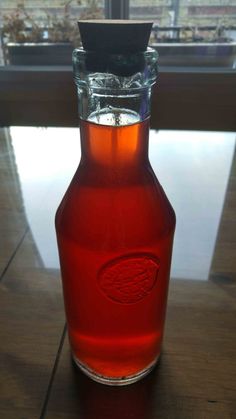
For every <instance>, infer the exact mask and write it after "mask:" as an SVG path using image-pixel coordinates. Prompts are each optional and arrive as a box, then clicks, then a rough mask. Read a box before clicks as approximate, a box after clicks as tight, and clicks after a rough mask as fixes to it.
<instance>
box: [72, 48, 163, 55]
mask: <svg viewBox="0 0 236 419" xmlns="http://www.w3.org/2000/svg"><path fill="white" fill-rule="evenodd" d="M78 53H79V54H81V55H84V56H86V55H87V56H88V55H94V56H96V55H99V56H101V55H102V56H111V57H127V56H129V57H130V56H137V57H138V56H144V57H145V56H149V55H150V54H153V55H155V56H156V58H158V56H159V54H158V52H157V50H156V49H155V48H152V47H147V49H146V50H145V51H137V52H125V53H120V52H115V53H113V52H106V51H105V52H101V51H92V50H85V49H84V48H83V47H78V48H75V49H74V51H73V55H75V54H78Z"/></svg>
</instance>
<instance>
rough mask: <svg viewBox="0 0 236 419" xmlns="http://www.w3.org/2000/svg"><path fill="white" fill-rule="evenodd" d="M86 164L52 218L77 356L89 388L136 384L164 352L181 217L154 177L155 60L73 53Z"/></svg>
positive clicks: (149, 55)
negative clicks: (98, 384)
mask: <svg viewBox="0 0 236 419" xmlns="http://www.w3.org/2000/svg"><path fill="white" fill-rule="evenodd" d="M73 63H74V72H75V81H76V84H77V88H78V98H79V116H80V133H81V152H82V156H81V161H80V164H79V167H78V169H77V171H76V173H75V175H74V177H73V179H72V182H71V184H70V186H69V188H68V190H67V192H66V194H65V196H64V198H63V200H62V202H61V204H60V206H59V208H58V211H57V214H56V231H57V239H58V249H59V256H60V264H61V273H62V281H63V291H64V302H65V311H66V317H67V324H68V334H69V340H70V345H71V349H72V355H73V358H74V360H75V362H76V364H77V365H78V366H79V367H80V368H81V369H82V370H83V371H84V372H85V373H86V374H87V375H89V376H90V377H91V378H93V379H94V380H97V381H99V382H102V383H106V384H111V385H123V384H128V383H132V382H134V381H136V380H138V379H140V378H142V377H143V376H144V375H146V374H147V373H148V372H149V371H150V370H151V369H152V368H153V366H154V365H155V364H156V362H157V360H158V357H159V355H160V351H161V344H162V339H163V329H164V321H165V311H166V302H167V293H168V283H169V272H170V263H171V252H172V242H173V235H174V229H175V214H174V211H173V209H172V207H171V205H170V203H169V201H168V199H167V197H166V195H165V193H164V191H163V189H162V187H161V186H160V184H159V183H158V180H157V178H156V176H155V174H154V172H153V170H152V168H151V165H150V162H149V159H148V135H149V116H150V99H151V87H152V85H153V84H154V82H155V80H156V76H157V54H156V52H155V51H154V50H152V49H150V48H148V49H147V50H146V51H144V52H135V53H132V54H120V53H119V54H111V53H109V54H105V55H103V54H101V53H100V52H91V51H90V52H87V51H85V50H83V49H82V48H81V49H76V50H75V51H74V54H73Z"/></svg>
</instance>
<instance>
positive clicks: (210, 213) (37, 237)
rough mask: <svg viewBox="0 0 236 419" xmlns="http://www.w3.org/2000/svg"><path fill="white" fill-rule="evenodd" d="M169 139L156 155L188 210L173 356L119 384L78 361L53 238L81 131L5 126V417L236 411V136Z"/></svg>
mask: <svg viewBox="0 0 236 419" xmlns="http://www.w3.org/2000/svg"><path fill="white" fill-rule="evenodd" d="M161 135H162V134H161V133H158V134H157V133H154V132H153V133H152V135H151V139H150V154H151V156H150V157H151V160H152V163H153V167H154V170H155V172H156V174H157V176H158V177H159V178H161V179H160V180H161V182H162V184H163V186H164V188H165V189H166V190H167V195H168V196H169V197H170V200H171V202H172V204H173V206H174V208H175V210H176V214H177V230H176V240H175V247H174V253H173V263H172V273H171V282H170V291H169V299H168V311H167V318H166V328H165V339H164V345H163V351H162V356H161V359H160V361H159V364H158V365H157V367H156V368H155V369H154V371H153V372H152V373H150V374H149V375H148V376H147V377H145V378H144V379H143V380H141V381H139V382H137V383H135V384H132V385H129V386H125V387H109V386H105V385H102V384H98V383H95V382H93V381H91V380H90V379H89V378H87V377H86V376H84V375H83V373H81V372H80V371H78V369H77V368H76V367H75V366H74V365H73V363H72V361H71V356H70V349H69V344H68V338H67V331H66V325H65V316H64V307H63V297H62V288H61V280H60V270H59V266H58V260H57V250H56V245H55V237H54V236H53V235H54V234H55V233H54V226H53V217H54V212H55V208H56V206H57V205H58V202H59V201H60V199H61V197H62V195H63V192H64V190H65V188H66V185H67V184H68V183H69V179H70V177H71V176H72V174H73V171H74V169H75V167H76V160H77V162H78V161H79V148H78V155H76V152H75V151H74V150H75V149H74V147H75V148H76V147H78V144H79V134H78V130H77V129H67V130H66V129H63V128H55V129H54V128H50V129H45V128H41V129H40V128H38V129H36V128H23V127H22V128H14V129H8V128H6V129H1V130H0V279H1V282H0V314H1V315H0V350H1V352H0V367H1V373H0V386H1V387H0V388H1V390H0V418H1V419H110V418H112V419H121V418H122V419H126V418H127V419H132V418H133V419H234V418H235V417H236V332H235V331H236V157H235V137H236V136H235V134H234V133H228V134H223V133H221V134H219V133H199V134H197V133H191V132H189V133H182V134H181V132H176V133H174V132H172V133H169V134H168V133H167V132H166V133H163V138H162V136H161ZM168 135H169V137H171V138H172V137H173V142H171V141H169V142H168V141H167V140H166V138H167V137H168ZM197 136H198V137H199V139H197ZM169 137H168V138H169ZM195 137H196V138H195ZM187 138H189V141H187ZM191 141H192V143H191ZM173 144H174V146H173ZM190 145H191V147H190ZM168 147H169V148H168ZM188 147H189V148H188ZM76 150H77V148H76ZM165 150H166V151H165ZM171 150H172V151H171ZM165 153H166V154H165ZM173 153H175V154H173ZM191 153H192V154H191ZM156 156H157V157H156ZM166 156H168V158H166ZM177 157H178V162H179V163H178V164H179V165H177V166H175V165H174V162H175V161H177ZM184 159H185V160H186V161H185V160H184ZM165 167H166V169H165ZM183 172H184V173H183ZM191 173H192V175H191ZM177 174H178V175H177ZM191 176H192V177H191ZM191 179H192V180H191ZM190 180H191V181H190ZM184 182H185V183H184ZM181 214H182V215H181ZM181 217H182V218H181ZM184 220H186V223H185V221H184Z"/></svg>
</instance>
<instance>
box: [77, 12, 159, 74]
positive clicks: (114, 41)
mask: <svg viewBox="0 0 236 419" xmlns="http://www.w3.org/2000/svg"><path fill="white" fill-rule="evenodd" d="M78 25H79V30H80V35H81V41H82V45H83V48H84V50H85V51H87V52H88V54H87V56H86V67H87V69H88V71H92V72H106V73H112V74H116V75H118V76H123V77H129V76H132V75H133V74H135V73H137V72H139V71H143V69H144V66H145V58H144V56H143V54H142V53H143V52H144V51H146V49H147V46H148V41H149V37H150V32H151V29H152V22H147V21H137V20H80V21H79V22H78ZM89 53H91V54H89Z"/></svg>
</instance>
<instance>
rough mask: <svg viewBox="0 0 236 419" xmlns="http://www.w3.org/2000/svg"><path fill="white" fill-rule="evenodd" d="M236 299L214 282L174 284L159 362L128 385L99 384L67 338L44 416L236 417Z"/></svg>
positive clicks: (225, 418)
mask: <svg viewBox="0 0 236 419" xmlns="http://www.w3.org/2000/svg"><path fill="white" fill-rule="evenodd" d="M235 315H236V310H235V300H234V299H233V298H230V297H229V295H228V294H227V293H222V290H221V289H220V288H219V287H218V286H217V285H215V284H212V283H211V282H208V281H206V282H202V281H181V280H176V281H173V282H172V283H171V287H170V297H169V306H168V315H167V324H166V336H165V342H164V348H163V355H162V358H161V361H160V365H159V366H158V367H157V368H156V369H155V370H154V372H153V373H152V374H151V375H150V376H149V377H146V378H145V379H144V380H143V381H140V382H139V383H136V384H133V385H131V386H127V387H124V388H109V387H106V386H103V385H100V384H96V383H93V382H92V381H91V380H89V379H88V378H86V377H84V376H83V374H82V373H80V372H78V370H77V369H75V367H74V366H73V365H72V363H71V360H70V351H69V347H68V343H67V340H66V342H65V345H64V348H63V352H62V356H61V359H60V363H59V366H58V370H57V373H56V376H55V381H54V384H53V388H52V393H51V397H50V399H49V404H48V408H47V414H46V415H45V419H56V418H60V419H65V418H68V417H69V418H71V419H74V418H77V419H79V418H83V419H84V418H86V419H92V418H103V419H106V418H111V417H113V418H117V419H118V418H121V417H122V418H132V417H133V418H138V419H139V418H140V419H141V418H142V419H143V418H145V419H146V418H148V419H154V418H155V419H156V418H175V419H185V418H186V419H189V418H196V419H201V418H202V419H203V418H204V419H206V418H207V419H208V418H212V419H216V418H219V419H220V418H224V419H231V418H233V415H234V412H235V409H236V403H235V390H236V376H235V371H236V361H235V360H236V341H235V336H234V337H233V336H232V331H233V330H234V325H235Z"/></svg>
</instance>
